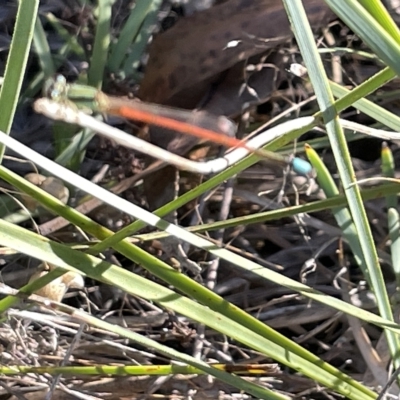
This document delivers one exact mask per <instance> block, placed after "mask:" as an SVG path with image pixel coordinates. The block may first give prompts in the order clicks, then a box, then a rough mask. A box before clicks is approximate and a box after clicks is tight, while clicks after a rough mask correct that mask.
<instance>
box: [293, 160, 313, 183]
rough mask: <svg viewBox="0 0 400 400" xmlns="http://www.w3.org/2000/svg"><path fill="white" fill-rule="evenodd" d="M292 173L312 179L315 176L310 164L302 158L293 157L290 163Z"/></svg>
mask: <svg viewBox="0 0 400 400" xmlns="http://www.w3.org/2000/svg"><path fill="white" fill-rule="evenodd" d="M291 164H292V169H293V171H294V172H295V173H296V174H297V175H300V176H305V177H306V178H312V177H313V176H314V175H315V172H314V169H313V167H312V166H311V164H310V163H309V162H308V161H306V160H303V159H302V158H299V157H295V158H293V160H292V161H291Z"/></svg>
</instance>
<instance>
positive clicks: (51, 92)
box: [43, 75, 68, 101]
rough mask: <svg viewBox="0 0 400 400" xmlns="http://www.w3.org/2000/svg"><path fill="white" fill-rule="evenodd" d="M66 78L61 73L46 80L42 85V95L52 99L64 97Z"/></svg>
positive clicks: (57, 99) (56, 99)
mask: <svg viewBox="0 0 400 400" xmlns="http://www.w3.org/2000/svg"><path fill="white" fill-rule="evenodd" d="M67 86H68V85H67V80H66V79H65V77H64V76H63V75H56V76H54V77H52V78H49V79H47V80H46V82H45V83H44V85H43V96H44V97H47V98H49V99H51V100H54V101H59V100H61V99H63V98H65V97H66V92H67Z"/></svg>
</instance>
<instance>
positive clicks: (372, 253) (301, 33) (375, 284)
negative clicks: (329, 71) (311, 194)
mask: <svg viewBox="0 0 400 400" xmlns="http://www.w3.org/2000/svg"><path fill="white" fill-rule="evenodd" d="M327 2H328V4H329V5H330V6H331V3H332V1H329V0H328V1H327ZM334 3H335V4H336V7H335V11H336V9H337V8H338V7H339V5H340V4H342V3H346V4H348V3H353V1H336V2H334ZM284 4H285V7H286V9H287V12H288V14H289V18H290V20H291V24H292V26H293V30H294V34H295V37H296V39H297V43H298V45H299V47H300V51H301V53H302V56H303V58H304V62H305V64H306V67H307V69H308V73H309V77H310V80H311V82H312V84H313V87H314V91H315V94H316V96H317V101H318V104H319V107H320V110H321V112H322V115H323V118H324V122H325V126H326V129H327V133H328V137H329V140H330V143H331V147H332V151H333V154H334V156H335V160H336V163H337V166H338V170H339V175H340V179H341V181H342V184H343V187H344V191H345V194H346V197H347V199H348V202H349V208H350V211H351V214H352V217H353V220H354V224H355V226H356V229H357V234H358V236H359V239H360V244H361V248H362V252H363V255H364V259H365V262H366V265H367V269H368V272H369V276H370V282H371V285H372V290H373V291H374V293H375V295H376V298H377V304H378V308H379V312H380V314H381V315H382V316H383V317H384V318H386V319H388V320H390V321H393V314H392V310H391V305H390V302H389V297H388V294H387V290H386V285H385V282H384V279H383V276H382V271H381V269H380V265H379V261H378V255H377V252H376V248H375V244H374V240H373V237H372V233H371V229H370V226H369V223H368V220H367V216H366V212H365V209H364V206H363V203H362V199H361V195H360V191H359V188H358V185H357V184H356V182H355V181H354V176H355V174H354V170H353V166H352V164H351V159H350V154H349V151H348V148H347V144H346V140H345V136H344V134H343V130H342V128H341V126H340V123H339V120H338V115H337V112H336V108H335V106H334V99H333V95H332V92H331V91H330V88H329V81H328V78H327V76H326V73H325V70H324V68H323V64H322V61H321V58H320V56H319V54H318V51H317V48H316V45H315V41H314V37H313V34H312V31H311V28H310V25H309V24H308V21H307V16H306V14H305V11H304V8H303V6H302V4H301V2H300V1H292V0H284ZM339 8H340V7H339ZM361 8H362V7H361ZM358 11H359V12H360V13H361V14H359V15H358V16H357V18H358V19H360V17H361V15H362V14H365V10H364V9H363V8H362V10H358ZM347 17H348V16H347ZM371 19H373V18H372V17H371ZM373 22H374V23H375V24H376V21H375V20H373ZM356 28H358V25H356ZM374 28H375V27H374ZM378 28H380V27H378ZM360 29H364V30H365V29H368V30H370V32H371V31H372V29H371V26H368V24H367V23H366V21H363V27H362V28H361V27H360ZM381 30H382V29H381ZM355 32H356V33H359V30H358V29H355ZM383 33H384V34H386V32H383ZM374 34H376V33H375V32H374ZM386 36H387V34H386ZM377 42H380V41H379V40H377ZM382 45H383V43H382ZM388 59H390V57H388ZM386 336H387V339H388V343H389V348H390V351H391V354H392V355H396V354H397V355H399V354H400V341H399V338H398V337H397V336H396V335H394V334H393V333H391V332H389V331H386ZM398 364H399V363H397V362H396V363H395V365H396V367H397V366H398Z"/></svg>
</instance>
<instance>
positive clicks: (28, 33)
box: [0, 0, 39, 163]
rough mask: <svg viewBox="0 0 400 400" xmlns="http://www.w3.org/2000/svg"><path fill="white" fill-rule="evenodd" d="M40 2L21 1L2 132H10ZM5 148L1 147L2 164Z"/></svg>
mask: <svg viewBox="0 0 400 400" xmlns="http://www.w3.org/2000/svg"><path fill="white" fill-rule="evenodd" d="M38 7H39V0H20V2H19V4H18V12H17V19H16V22H15V27H14V33H13V37H12V40H11V47H10V52H9V54H8V58H7V64H6V70H5V73H4V82H3V85H2V87H1V90H0V109H1V112H0V131H2V132H6V133H7V134H8V133H9V132H10V129H11V124H12V122H13V119H14V114H15V110H16V107H17V103H18V98H19V95H20V91H21V86H22V82H23V79H24V75H25V69H26V64H27V60H28V55H29V50H30V47H31V42H32V37H33V30H34V26H35V21H36V18H37V12H38ZM3 155H4V146H2V145H0V163H1V161H2V159H3Z"/></svg>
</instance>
